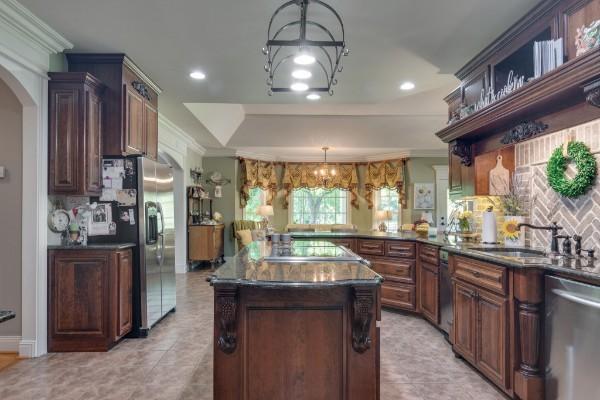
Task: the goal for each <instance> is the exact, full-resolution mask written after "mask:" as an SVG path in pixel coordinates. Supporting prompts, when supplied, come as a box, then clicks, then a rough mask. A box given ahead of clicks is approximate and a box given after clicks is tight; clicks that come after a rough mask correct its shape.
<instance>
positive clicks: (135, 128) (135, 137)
mask: <svg viewBox="0 0 600 400" xmlns="http://www.w3.org/2000/svg"><path fill="white" fill-rule="evenodd" d="M124 90H125V143H124V145H125V146H124V148H125V153H127V154H144V149H145V146H146V134H145V129H144V128H145V127H144V125H145V123H144V98H143V97H142V96H140V95H139V94H138V93H137V92H136V91H135V90H133V88H130V87H129V86H127V85H124Z"/></svg>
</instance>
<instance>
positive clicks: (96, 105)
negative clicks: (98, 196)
mask: <svg viewBox="0 0 600 400" xmlns="http://www.w3.org/2000/svg"><path fill="white" fill-rule="evenodd" d="M85 103H86V107H85V108H86V118H85V135H86V137H85V146H86V152H85V185H86V187H85V190H86V193H87V194H93V193H99V192H100V191H101V190H102V169H101V163H102V147H101V145H102V101H101V100H100V98H99V97H98V96H96V95H94V94H93V93H90V92H89V91H86V95H85Z"/></svg>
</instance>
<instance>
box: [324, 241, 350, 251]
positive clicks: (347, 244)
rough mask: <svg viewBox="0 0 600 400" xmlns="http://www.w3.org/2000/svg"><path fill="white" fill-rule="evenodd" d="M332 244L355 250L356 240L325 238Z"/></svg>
mask: <svg viewBox="0 0 600 400" xmlns="http://www.w3.org/2000/svg"><path fill="white" fill-rule="evenodd" d="M325 240H327V241H329V242H331V243H333V244H337V245H339V246H344V247H346V248H348V249H350V250H352V251H356V242H355V241H354V239H325Z"/></svg>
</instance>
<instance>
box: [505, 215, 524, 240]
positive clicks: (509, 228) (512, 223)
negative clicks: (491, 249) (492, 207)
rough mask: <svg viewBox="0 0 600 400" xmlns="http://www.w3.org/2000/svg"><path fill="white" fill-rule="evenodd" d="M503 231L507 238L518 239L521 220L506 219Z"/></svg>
mask: <svg viewBox="0 0 600 400" xmlns="http://www.w3.org/2000/svg"><path fill="white" fill-rule="evenodd" d="M501 231H502V234H503V235H504V238H505V239H509V240H517V239H518V238H519V234H520V232H519V221H517V220H516V219H512V218H509V219H506V220H505V221H504V223H502V227H501Z"/></svg>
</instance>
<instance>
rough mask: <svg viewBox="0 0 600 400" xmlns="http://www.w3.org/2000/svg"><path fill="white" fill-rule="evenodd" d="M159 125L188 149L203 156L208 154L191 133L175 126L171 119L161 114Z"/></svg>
mask: <svg viewBox="0 0 600 400" xmlns="http://www.w3.org/2000/svg"><path fill="white" fill-rule="evenodd" d="M158 124H159V126H160V125H163V126H164V128H165V129H167V130H168V131H169V132H170V133H172V134H174V135H175V136H177V138H178V139H180V140H181V141H182V142H183V143H184V144H185V145H186V147H187V148H188V149H190V150H192V151H194V152H196V153H198V154H199V155H201V156H203V155H204V154H205V153H206V149H205V148H204V147H202V145H200V144H199V143H198V142H197V141H196V139H194V138H193V137H192V136H191V135H190V134H189V133H187V132H186V131H184V130H183V129H181V128H180V127H178V126H177V125H175V124H174V123H173V122H172V121H171V120H170V119H168V118H167V117H165V116H164V115H163V114H161V113H160V112H159V113H158Z"/></svg>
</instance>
